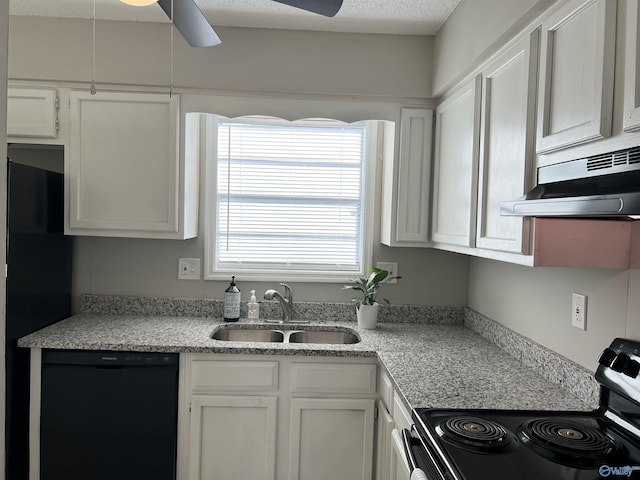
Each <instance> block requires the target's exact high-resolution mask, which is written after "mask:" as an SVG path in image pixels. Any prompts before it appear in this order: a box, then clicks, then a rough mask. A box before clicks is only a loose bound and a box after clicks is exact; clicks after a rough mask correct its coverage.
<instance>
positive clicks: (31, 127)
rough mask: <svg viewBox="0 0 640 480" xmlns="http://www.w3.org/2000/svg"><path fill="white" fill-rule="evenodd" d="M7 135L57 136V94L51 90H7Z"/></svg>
mask: <svg viewBox="0 0 640 480" xmlns="http://www.w3.org/2000/svg"><path fill="white" fill-rule="evenodd" d="M7 135H8V136H10V137H43V138H56V137H57V136H58V92H57V90H55V89H52V88H48V89H47V88H13V87H9V88H8V89H7Z"/></svg>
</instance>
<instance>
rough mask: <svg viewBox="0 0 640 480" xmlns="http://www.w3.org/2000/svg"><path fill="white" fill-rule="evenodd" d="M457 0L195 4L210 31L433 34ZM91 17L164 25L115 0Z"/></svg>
mask: <svg viewBox="0 0 640 480" xmlns="http://www.w3.org/2000/svg"><path fill="white" fill-rule="evenodd" d="M459 2H460V0H344V4H343V5H342V8H341V9H340V11H339V12H338V14H337V15H336V16H335V17H333V18H326V17H323V16H321V15H316V14H313V13H308V12H305V11H303V10H299V9H296V8H293V7H289V6H287V5H282V4H280V3H277V2H274V1H272V0H196V3H197V4H198V6H199V7H200V9H201V10H202V11H203V13H204V14H205V15H206V17H207V19H208V20H209V22H210V23H211V24H212V25H213V26H214V27H215V26H235V27H259V28H279V29H292V30H319V31H334V32H358V33H388V34H406V35H434V34H435V33H436V32H437V31H438V29H439V28H440V26H441V25H442V24H443V23H444V21H445V20H446V19H447V18H448V17H449V15H450V14H451V13H452V12H453V10H454V9H455V8H456V5H457V4H458V3H459ZM9 7H10V13H11V15H27V16H42V17H67V18H92V17H93V1H92V0H9ZM96 18H98V19H103V20H131V21H141V22H166V21H167V17H166V16H165V15H164V13H163V12H162V10H161V9H160V7H159V6H158V5H156V4H153V5H151V6H149V7H131V6H128V5H125V4H123V3H121V2H120V1H118V0H96Z"/></svg>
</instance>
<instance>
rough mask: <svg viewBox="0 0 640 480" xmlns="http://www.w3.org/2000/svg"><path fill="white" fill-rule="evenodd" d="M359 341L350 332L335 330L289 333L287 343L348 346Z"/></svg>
mask: <svg viewBox="0 0 640 480" xmlns="http://www.w3.org/2000/svg"><path fill="white" fill-rule="evenodd" d="M359 341H360V339H359V338H358V336H357V335H356V334H354V333H351V332H344V331H336V330H304V331H301V332H291V334H290V335H289V343H327V344H341V345H345V344H350V343H358V342H359Z"/></svg>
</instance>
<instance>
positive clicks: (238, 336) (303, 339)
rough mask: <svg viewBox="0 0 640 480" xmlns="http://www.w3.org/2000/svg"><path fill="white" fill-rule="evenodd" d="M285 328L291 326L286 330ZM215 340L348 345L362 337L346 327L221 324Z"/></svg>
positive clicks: (213, 336)
mask: <svg viewBox="0 0 640 480" xmlns="http://www.w3.org/2000/svg"><path fill="white" fill-rule="evenodd" d="M284 328H291V330H285V329H284ZM211 338H213V339H214V340H221V341H226V342H268V343H321V344H332V345H336V344H339V345H346V344H353V343H358V342H360V337H358V335H357V334H356V333H355V332H354V331H353V330H351V329H349V328H345V327H333V328H326V327H324V328H323V327H318V326H304V325H302V326H301V325H282V327H281V328H280V329H278V328H273V327H272V326H270V325H263V326H258V325H251V326H247V325H221V326H219V327H216V329H215V330H214V331H213V333H212V334H211Z"/></svg>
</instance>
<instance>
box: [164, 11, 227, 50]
mask: <svg viewBox="0 0 640 480" xmlns="http://www.w3.org/2000/svg"><path fill="white" fill-rule="evenodd" d="M158 5H160V7H161V8H162V10H164V13H166V14H167V17H169V18H171V0H158ZM173 24H174V25H175V26H176V28H177V29H178V31H179V32H180V33H181V34H182V36H183V37H184V39H185V40H186V41H187V43H188V44H189V45H191V46H192V47H212V46H214V45H220V43H222V41H221V40H220V37H218V35H217V34H216V32H215V31H214V30H213V27H212V26H211V25H210V24H209V22H208V21H207V19H206V17H205V16H204V15H203V14H202V12H201V11H200V9H199V8H198V5H196V3H195V2H194V1H193V0H173Z"/></svg>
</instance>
